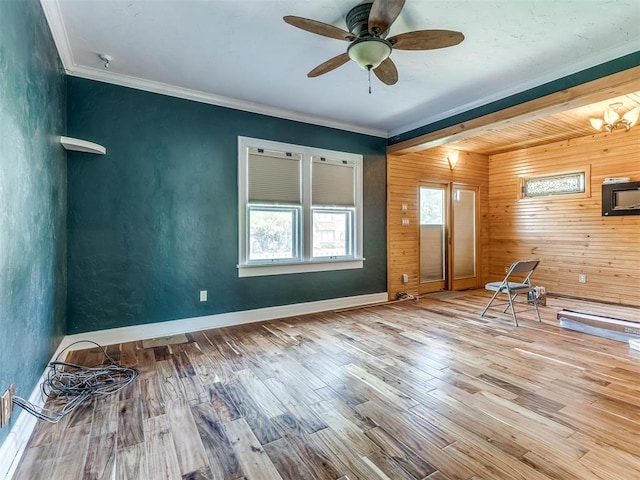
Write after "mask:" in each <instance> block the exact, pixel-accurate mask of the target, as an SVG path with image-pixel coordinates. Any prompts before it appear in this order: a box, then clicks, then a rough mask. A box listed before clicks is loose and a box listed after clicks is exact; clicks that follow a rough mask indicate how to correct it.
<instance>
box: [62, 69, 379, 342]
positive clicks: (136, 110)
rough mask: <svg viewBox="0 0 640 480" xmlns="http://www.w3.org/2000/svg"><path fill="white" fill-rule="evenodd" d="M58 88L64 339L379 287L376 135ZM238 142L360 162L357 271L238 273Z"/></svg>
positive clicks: (142, 95)
mask: <svg viewBox="0 0 640 480" xmlns="http://www.w3.org/2000/svg"><path fill="white" fill-rule="evenodd" d="M67 81H68V100H69V102H68V129H69V135H70V136H73V137H78V138H82V139H85V140H90V141H93V142H96V143H99V144H101V145H104V146H105V147H106V149H107V155H105V156H95V155H90V154H79V153H70V154H69V161H68V175H69V195H68V226H69V229H68V276H69V278H68V305H67V306H68V332H69V333H77V332H84V331H91V330H100V329H106V328H114V327H122V326H128V325H138V324H144V323H150V322H161V321H166V320H173V319H179V318H188V317H194V316H201V315H210V314H217V313H223V312H232V311H238V310H248V309H255V308H262V307H270V306H277V305H285V304H292V303H299V302H309V301H315V300H324V299H329V298H336V297H346V296H351V295H361V294H368V293H377V292H384V291H386V212H385V211H386V166H385V162H386V157H385V152H386V140H385V139H382V138H376V137H371V136H368V135H361V134H356V133H350V132H345V131H341V130H336V129H331V128H326V127H319V126H314V125H310V124H305V123H300V122H294V121H289V120H283V119H279V118H274V117H268V116H264V115H258V114H252V113H247V112H242V111H238V110H233V109H228V108H222V107H217V106H212V105H207V104H202V103H196V102H191V101H187V100H182V99H178V98H172V97H167V96H162V95H157V94H153V93H148V92H142V91H139V90H134V89H129V88H124V87H118V86H114V85H108V84H105V83H100V82H95V81H91V80H85V79H79V78H68V80H67ZM239 135H242V136H249V137H256V138H262V139H267V140H274V141H280V142H287V143H294V144H300V145H308V146H313V147H320V148H327V149H332V150H340V151H346V152H354V153H360V154H363V155H364V256H365V257H366V261H365V268H364V269H359V270H345V271H339V272H321V273H307V274H295V275H279V276H269V277H254V278H238V274H237V269H236V264H237V262H238V225H237V223H238V200H237V198H238V188H237V137H238V136H239ZM199 290H208V291H209V301H208V302H206V303H201V302H199V298H198V292H199Z"/></svg>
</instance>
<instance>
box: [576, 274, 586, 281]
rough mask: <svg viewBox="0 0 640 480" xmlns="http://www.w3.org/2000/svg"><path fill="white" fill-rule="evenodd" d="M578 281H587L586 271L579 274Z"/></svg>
mask: <svg viewBox="0 0 640 480" xmlns="http://www.w3.org/2000/svg"><path fill="white" fill-rule="evenodd" d="M578 283H587V276H586V275H585V274H584V273H581V274H580V275H578Z"/></svg>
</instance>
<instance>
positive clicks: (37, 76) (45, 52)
mask: <svg viewBox="0 0 640 480" xmlns="http://www.w3.org/2000/svg"><path fill="white" fill-rule="evenodd" d="M65 108H66V84H65V77H64V74H63V71H62V68H61V66H60V64H59V60H58V54H57V52H56V50H55V46H54V44H53V40H52V39H51V36H50V33H49V28H48V26H47V24H46V22H45V18H44V14H43V12H42V10H41V7H40V3H39V2H38V0H21V1H13V0H9V1H7V0H1V1H0V390H1V391H2V392H4V390H5V389H6V388H7V387H8V386H9V384H10V383H15V384H16V387H17V392H16V393H17V394H18V395H20V396H22V397H27V398H28V397H29V395H30V394H31V392H32V390H33V389H34V388H35V387H36V383H37V381H38V379H39V377H40V375H41V374H42V372H43V371H44V369H45V366H46V364H47V362H48V361H49V359H50V358H51V355H52V354H53V352H54V351H55V349H56V348H57V346H58V344H59V343H60V340H61V337H62V335H63V334H64V332H65V307H66V273H65V271H66V250H65V248H66V196H67V192H66V185H67V177H66V153H65V151H64V150H63V149H62V147H61V146H60V144H59V143H58V141H57V140H58V139H57V138H56V137H57V136H59V135H64V133H65V118H66V113H65ZM14 413H15V414H14V416H12V418H11V423H13V422H14V421H15V419H16V418H17V414H18V413H19V411H16V412H14ZM9 427H11V425H9ZM8 432H9V428H8V427H5V428H3V429H1V430H0V443H2V442H3V441H4V439H5V438H6V435H7V433H8Z"/></svg>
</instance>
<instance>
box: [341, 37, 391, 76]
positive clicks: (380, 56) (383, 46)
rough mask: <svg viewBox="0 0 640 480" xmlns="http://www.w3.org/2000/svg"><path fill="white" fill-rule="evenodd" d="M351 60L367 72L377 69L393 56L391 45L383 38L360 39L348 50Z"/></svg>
mask: <svg viewBox="0 0 640 480" xmlns="http://www.w3.org/2000/svg"><path fill="white" fill-rule="evenodd" d="M347 53H348V54H349V58H350V59H351V60H353V61H354V62H356V63H357V64H358V65H360V68H363V69H365V70H372V69H376V68H378V67H379V66H380V64H381V63H382V62H383V61H385V60H386V59H387V58H389V55H391V44H390V43H389V42H387V41H386V40H385V39H383V38H377V37H371V38H359V39H358V40H356V41H354V42H353V43H352V44H351V45H349V48H347Z"/></svg>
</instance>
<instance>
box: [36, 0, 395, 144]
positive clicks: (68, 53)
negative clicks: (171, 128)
mask: <svg viewBox="0 0 640 480" xmlns="http://www.w3.org/2000/svg"><path fill="white" fill-rule="evenodd" d="M40 4H41V5H42V10H43V11H44V15H45V17H46V19H47V23H48V24H49V29H50V30H51V35H52V36H53V42H54V43H55V45H56V49H57V50H58V55H60V60H61V61H62V66H63V67H64V69H65V72H66V73H67V75H71V76H74V77H80V78H86V79H89V80H97V81H100V82H105V83H111V84H113V85H120V86H122V87H129V88H135V89H137V90H144V91H146V92H153V93H159V94H161V95H167V96H170V97H177V98H183V99H186V100H193V101H195V102H201V103H208V104H210V105H217V106H219V107H227V108H233V109H234V110H242V111H245V112H252V113H259V114H262V115H268V116H270V117H277V118H284V119H287V120H294V121H297V122H303V123H309V124H312V125H319V126H323V127H330V128H337V129H339V130H346V131H348V132H354V133H362V134H365V135H371V136H374V137H381V138H387V131H386V130H382V129H378V128H371V127H363V126H362V125H356V124H353V123H347V122H340V121H337V120H331V119H328V118H322V117H317V116H315V115H308V114H304V113H301V112H295V111H291V110H286V109H283V108H276V107H271V106H268V105H262V104H259V103H254V102H249V101H246V100H238V99H235V98H230V97H225V96H222V95H215V94H212V93H206V92H201V91H198V90H192V89H189V88H183V87H178V86H174V85H168V84H166V83H161V82H154V81H152V80H146V79H144V78H139V77H132V76H129V75H122V74H118V73H114V72H113V71H112V70H106V69H97V68H90V67H84V66H80V65H77V64H76V63H75V60H74V59H73V51H72V49H71V43H70V42H69V36H68V34H67V31H66V29H65V26H64V21H63V19H62V12H61V10H60V4H59V2H58V1H57V0H40ZM97 53H100V52H97Z"/></svg>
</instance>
